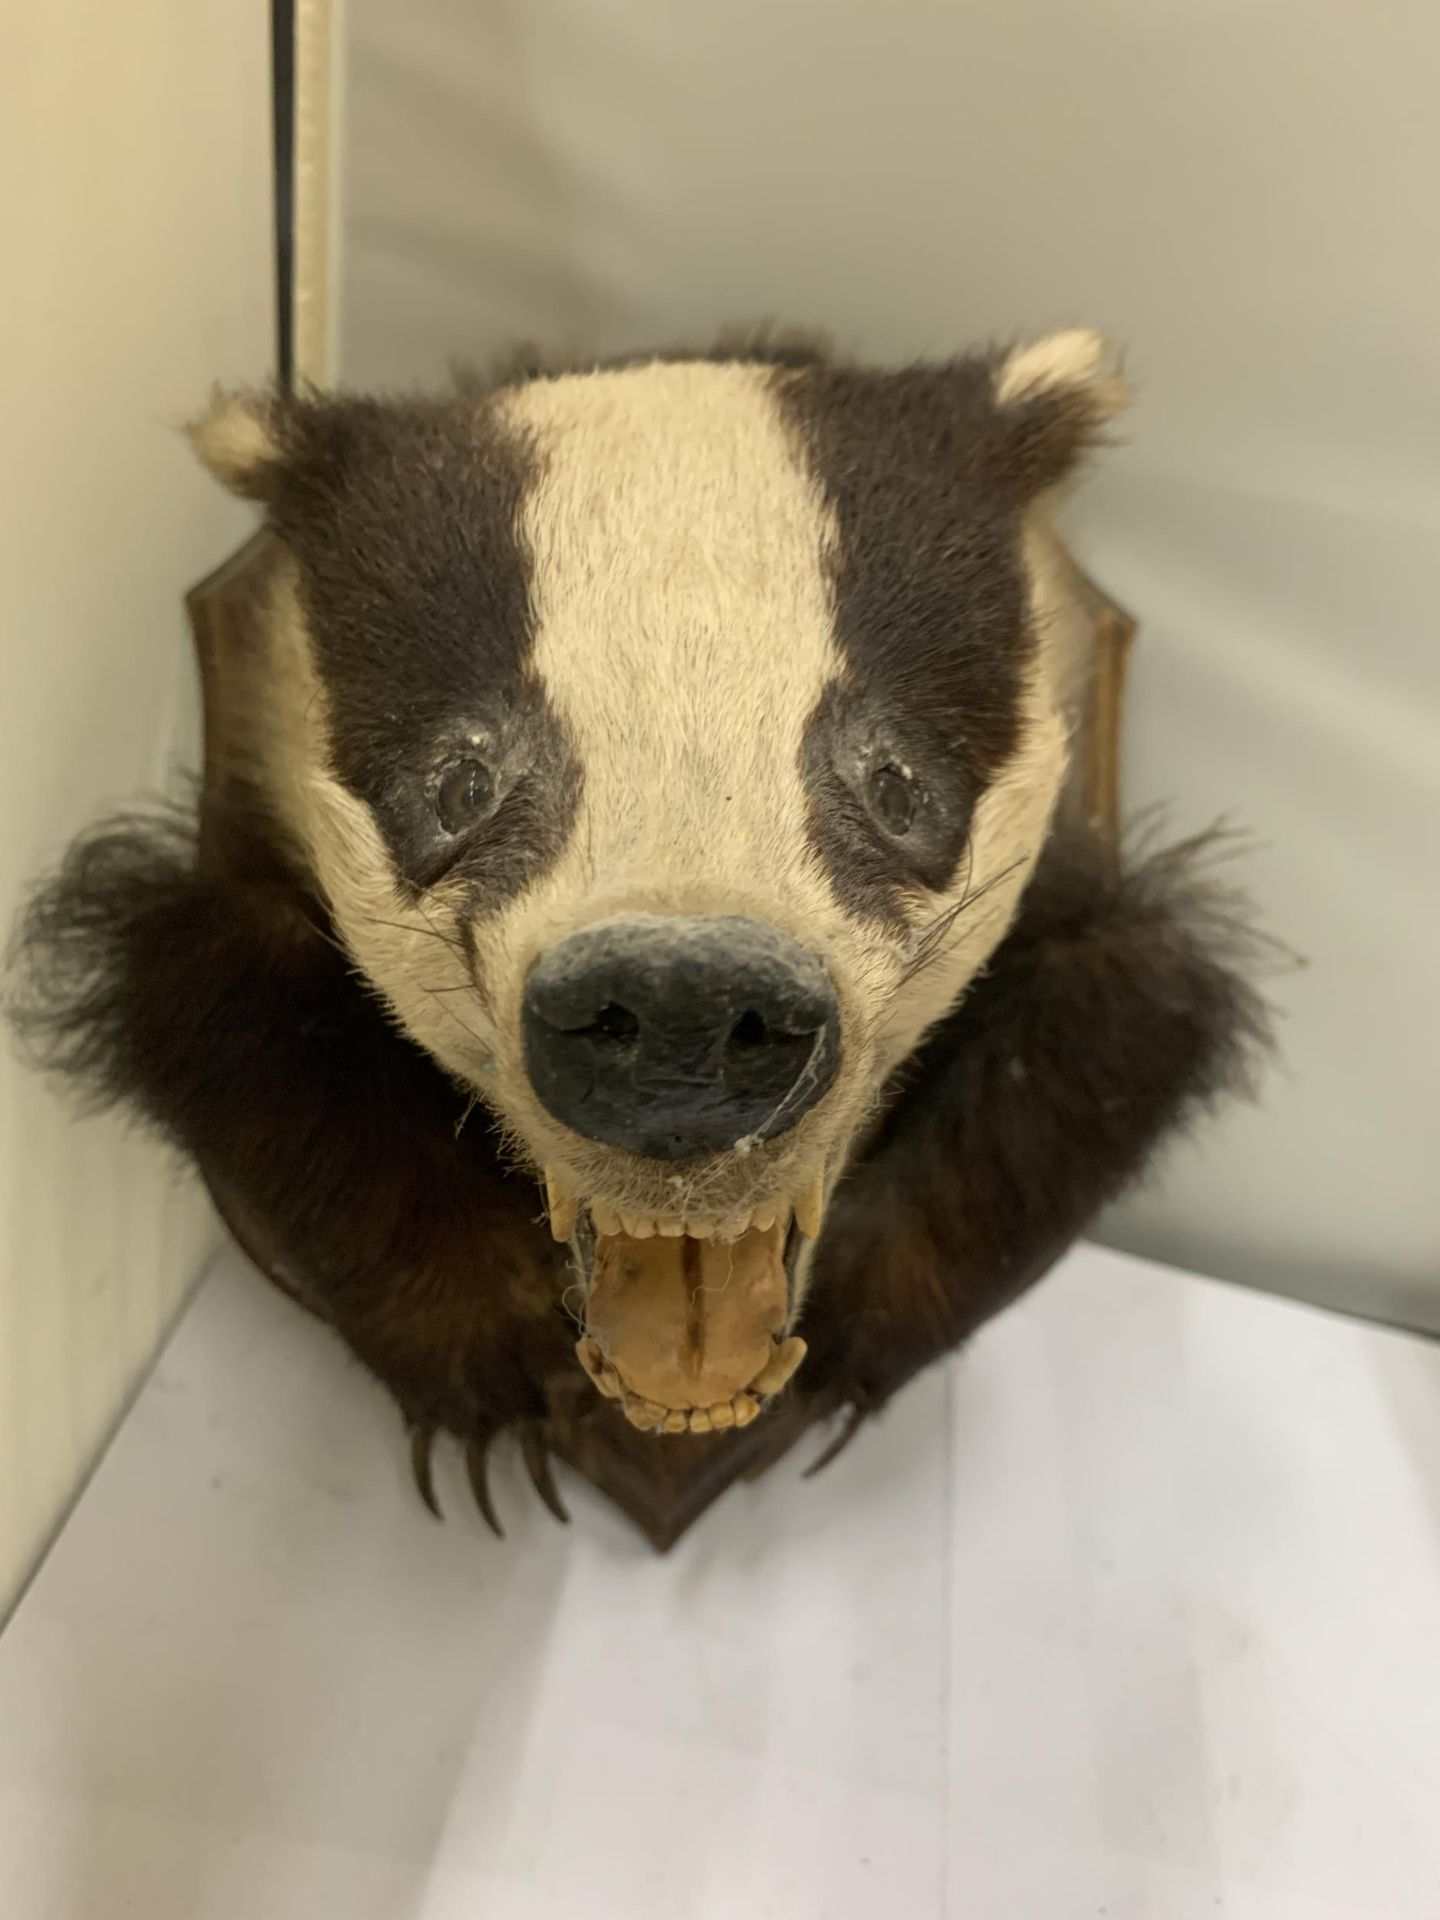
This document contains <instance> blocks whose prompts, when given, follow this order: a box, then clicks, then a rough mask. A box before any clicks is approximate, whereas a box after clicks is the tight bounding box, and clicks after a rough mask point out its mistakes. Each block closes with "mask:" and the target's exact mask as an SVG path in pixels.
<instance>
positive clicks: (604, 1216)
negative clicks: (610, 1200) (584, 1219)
mask: <svg viewBox="0 0 1440 1920" xmlns="http://www.w3.org/2000/svg"><path fill="white" fill-rule="evenodd" d="M590 1218H591V1219H592V1220H593V1221H594V1222H595V1231H596V1232H597V1233H603V1234H611V1235H613V1234H617V1233H622V1232H623V1231H624V1229H623V1228H622V1226H621V1224H620V1216H619V1214H618V1213H617V1212H616V1211H615V1209H614V1207H612V1206H609V1205H607V1204H606V1202H605V1201H603V1200H592V1201H591V1202H590Z"/></svg>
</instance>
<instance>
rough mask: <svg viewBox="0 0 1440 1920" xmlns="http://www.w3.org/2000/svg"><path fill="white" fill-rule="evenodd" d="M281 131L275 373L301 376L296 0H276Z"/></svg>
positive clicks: (286, 378)
mask: <svg viewBox="0 0 1440 1920" xmlns="http://www.w3.org/2000/svg"><path fill="white" fill-rule="evenodd" d="M270 89H271V111H272V117H273V125H274V131H275V375H276V378H277V379H278V381H279V382H280V385H281V386H282V387H284V388H286V389H287V390H288V389H289V388H290V387H291V386H293V385H294V382H295V0H270Z"/></svg>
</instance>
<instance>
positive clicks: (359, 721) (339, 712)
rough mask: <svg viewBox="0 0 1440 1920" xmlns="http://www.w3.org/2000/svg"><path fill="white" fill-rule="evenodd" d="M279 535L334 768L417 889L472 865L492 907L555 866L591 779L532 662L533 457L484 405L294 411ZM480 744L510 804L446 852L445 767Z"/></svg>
mask: <svg viewBox="0 0 1440 1920" xmlns="http://www.w3.org/2000/svg"><path fill="white" fill-rule="evenodd" d="M286 438H287V446H286V461H285V470H284V475H283V478H282V480H281V482H280V485H279V488H278V492H277V496H276V498H275V501H274V503H273V506H272V519H273V522H274V524H275V526H276V528H277V530H278V531H279V533H280V534H281V535H282V537H283V538H284V539H285V540H286V542H287V543H288V545H289V546H290V547H291V548H292V550H293V551H294V553H295V555H296V557H297V559H298V562H299V569H300V591H301V596H302V600H303V603H304V607H305V612H306V616H307V620H308V624H309V629H310V633H311V635H312V638H313V643H314V652H315V658H316V664H317V667H318V670H319V673H320V675H321V678H322V679H323V681H324V684H325V689H326V694H327V701H328V710H329V719H330V734H331V747H332V754H333V760H334V770H335V772H336V774H337V775H338V777H339V778H340V779H341V780H342V781H343V782H344V783H345V785H346V786H347V787H349V788H350V789H351V791H352V792H354V793H355V794H357V795H358V796H359V797H360V798H361V799H362V800H364V801H366V802H367V803H368V805H369V806H370V807H371V808H372V809H373V811H374V813H375V815H376V818H377V820H378V821H379V823H380V826H381V829H382V831H383V832H384V834H385V837H386V840H387V842H388V844H389V846H390V848H391V851H392V853H393V855H394V857H395V860H396V864H397V866H398V867H399V869H400V871H401V873H402V874H403V875H404V876H405V877H406V879H407V880H408V881H409V882H410V884H411V885H412V886H413V887H414V888H415V890H416V891H420V890H421V889H423V887H424V886H425V885H426V884H428V883H429V882H430V881H433V879H434V878H435V877H436V876H437V874H438V872H439V871H441V870H442V869H443V870H448V869H449V868H450V866H452V865H456V864H463V865H464V868H465V872H466V876H467V880H468V882H469V885H470V888H471V891H472V892H473V894H474V897H475V902H476V909H477V911H484V910H486V909H491V910H493V909H494V908H495V907H497V906H499V905H500V904H502V903H503V902H504V901H505V900H507V899H509V898H511V897H513V896H514V895H515V894H516V893H517V892H519V891H521V890H522V889H523V888H524V887H526V886H527V885H529V884H531V883H532V882H533V881H534V880H535V879H537V878H538V877H539V876H540V875H541V874H542V873H544V872H545V871H546V869H547V868H548V867H549V866H550V865H551V864H552V863H553V862H554V860H555V859H556V858H557V857H558V856H559V853H560V851H561V849H562V848H563V846H564V844H565V840H566V837H567V835H568V833H569V830H570V826H571V824H572V822H573V819H574V814H575V809H576V805H577V801H578V794H579V773H578V768H577V767H576V765H575V761H574V755H573V753H572V751H571V748H570V743H569V741H568V740H567V738H566V736H565V732H564V729H563V728H562V726H561V724H560V721H559V719H558V717H557V716H556V715H555V713H554V712H553V710H552V709H551V707H550V705H549V702H548V701H547V699H546V697H545V694H544V690H543V688H542V687H541V685H540V683H539V682H538V680H537V678H536V677H535V675H534V673H533V671H532V669H531V665H530V660H531V654H532V650H533V645H534V632H533V622H532V618H531V599H530V574H531V560H530V555H529V553H528V551H527V549H526V546H525V543H524V539H523V535H522V533H521V519H520V515H521V510H522V507H523V503H524V499H525V495H526V492H527V489H528V487H529V485H530V483H531V481H532V479H533V477H534V472H535V460H534V456H533V454H532V452H531V450H530V449H529V448H527V447H526V446H525V445H524V444H523V443H522V442H520V441H519V440H517V439H516V437H515V436H513V435H510V434H507V433H505V432H504V431H503V430H502V428H501V427H500V425H499V423H498V422H497V421H496V420H495V419H494V417H493V415H490V414H487V411H486V410H485V409H484V408H483V407H479V406H476V405H475V404H474V403H471V402H465V401H461V400H457V399H454V398H446V399H441V400H433V401H432V400H423V401H422V400H413V401H396V402H384V401H378V400H369V399H362V398H347V397H341V398H336V399H328V400H316V401H311V402H302V403H300V404H298V405H294V406H293V410H292V411H291V413H290V415H289V418H288V420H287V428H286ZM472 739H478V740H481V741H483V743H484V745H483V749H482V751H483V754H484V757H485V759H486V762H487V765H491V766H492V767H493V771H494V773H495V777H496V780H497V783H498V784H499V786H500V787H502V788H503V790H504V792H503V800H502V802H501V803H500V804H498V805H497V806H496V809H495V811H494V814H493V816H492V817H491V818H490V819H489V820H487V821H484V822H481V823H480V824H479V825H478V826H477V829H476V832H475V834H474V836H473V839H470V840H467V841H466V842H465V843H464V844H462V845H461V846H460V847H458V848H456V847H454V846H446V845H445V843H444V835H443V833H442V831H441V829H440V826H439V822H438V820H437V819H436V816H435V811H434V805H433V798H432V796H431V794H430V792H429V791H428V785H429V783H430V780H431V776H432V774H433V773H434V771H435V769H436V766H437V764H439V763H440V762H442V761H443V760H445V759H447V758H450V757H453V756H454V755H455V754H456V753H457V752H462V751H467V750H469V747H468V743H469V742H470V741H471V740H472Z"/></svg>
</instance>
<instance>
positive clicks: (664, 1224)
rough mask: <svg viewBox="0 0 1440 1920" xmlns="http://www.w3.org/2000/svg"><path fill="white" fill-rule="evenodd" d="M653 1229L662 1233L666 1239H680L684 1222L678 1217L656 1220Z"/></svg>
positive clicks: (682, 1234)
mask: <svg viewBox="0 0 1440 1920" xmlns="http://www.w3.org/2000/svg"><path fill="white" fill-rule="evenodd" d="M655 1231H656V1232H657V1233H659V1234H663V1235H664V1237H665V1238H666V1239H667V1240H680V1239H683V1238H684V1234H685V1222H684V1221H683V1220H678V1219H670V1220H657V1221H656V1222H655Z"/></svg>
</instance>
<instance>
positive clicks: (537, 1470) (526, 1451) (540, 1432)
mask: <svg viewBox="0 0 1440 1920" xmlns="http://www.w3.org/2000/svg"><path fill="white" fill-rule="evenodd" d="M520 1451H521V1453H522V1454H523V1455H524V1456H525V1468H526V1471H527V1472H528V1473H529V1475H530V1480H531V1484H532V1485H533V1486H534V1488H535V1491H536V1492H537V1493H538V1494H539V1496H540V1498H541V1499H542V1500H543V1501H544V1502H545V1504H546V1506H547V1507H548V1508H549V1509H550V1511H551V1513H553V1514H554V1516H555V1518H556V1519H557V1520H558V1521H559V1522H560V1524H561V1526H565V1527H568V1526H569V1524H570V1515H569V1513H568V1512H567V1511H566V1508H565V1502H564V1501H563V1500H562V1499H561V1498H560V1489H559V1488H558V1487H557V1486H556V1484H555V1476H554V1474H553V1473H552V1472H551V1470H550V1449H549V1447H548V1446H547V1445H546V1444H545V1432H544V1429H543V1428H542V1427H541V1425H540V1422H539V1421H538V1420H527V1421H526V1422H525V1424H524V1426H523V1427H521V1429H520Z"/></svg>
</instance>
